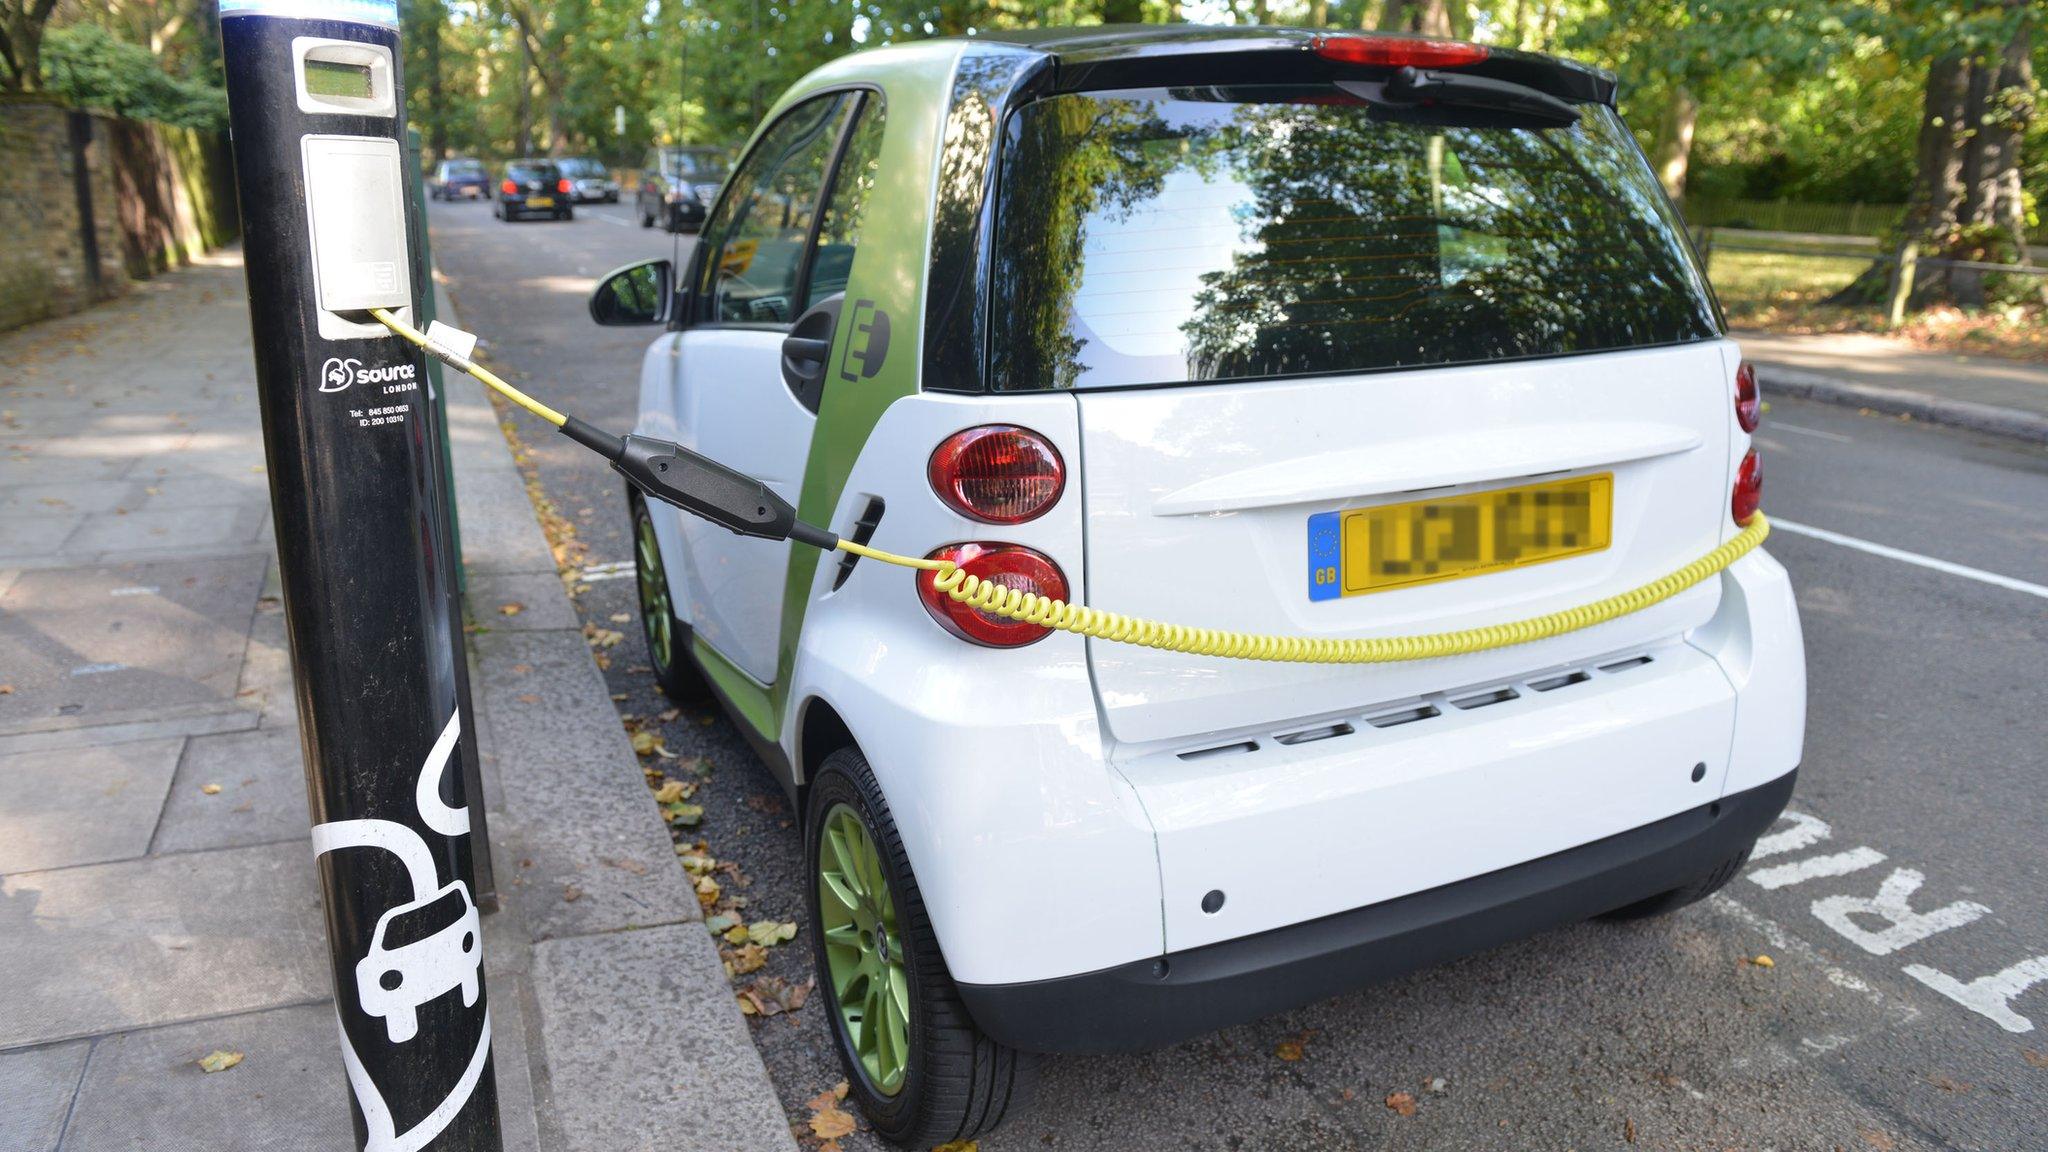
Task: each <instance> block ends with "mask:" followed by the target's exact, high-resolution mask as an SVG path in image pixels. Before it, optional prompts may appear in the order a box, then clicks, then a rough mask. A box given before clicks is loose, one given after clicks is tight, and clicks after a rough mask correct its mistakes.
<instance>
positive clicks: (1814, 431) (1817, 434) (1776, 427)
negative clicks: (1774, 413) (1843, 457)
mask: <svg viewBox="0 0 2048 1152" xmlns="http://www.w3.org/2000/svg"><path fill="white" fill-rule="evenodd" d="M1771 429H1772V430H1773V431H1776V432H1797V433H1798V434H1799V435H1801V436H1812V437H1814V438H1816V439H1820V440H1833V441H1834V442H1835V443H1837V444H1854V443H1855V442H1856V438H1855V437H1854V436H1844V435H1842V434H1841V433H1840V432H1823V431H1821V430H1820V429H1818V428H1801V427H1800V426H1799V425H1797V424H1787V423H1785V422H1784V421H1783V420H1773V421H1771Z"/></svg>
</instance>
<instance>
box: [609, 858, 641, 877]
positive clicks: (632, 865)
mask: <svg viewBox="0 0 2048 1152" xmlns="http://www.w3.org/2000/svg"><path fill="white" fill-rule="evenodd" d="M605 863H607V864H609V865H611V866H612V867H614V868H617V869H618V870H619V871H621V872H627V873H630V874H632V875H634V876H645V875H647V865H645V864H642V863H641V862H639V861H638V860H613V859H611V858H609V857H606V858H605Z"/></svg>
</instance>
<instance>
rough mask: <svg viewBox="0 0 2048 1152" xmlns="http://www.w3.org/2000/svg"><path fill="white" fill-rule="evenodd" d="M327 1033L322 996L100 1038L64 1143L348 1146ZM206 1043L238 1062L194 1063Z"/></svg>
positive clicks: (110, 1151)
mask: <svg viewBox="0 0 2048 1152" xmlns="http://www.w3.org/2000/svg"><path fill="white" fill-rule="evenodd" d="M335 1037H336V1031H335V1023H334V1006H333V1005H332V1004H311V1005H303V1006H298V1007H291V1008H276V1009H272V1010H270V1011H266V1012H249V1013H244V1014H242V1015H237V1016H229V1017H226V1018H223V1019H214V1020H205V1021H200V1022H197V1023H190V1024H179V1025H176V1026H174V1027H168V1028H155V1029H150V1030H147V1031H142V1032H130V1033H126V1034H124V1035H120V1036H109V1037H107V1038H105V1039H103V1040H101V1041H100V1042H99V1043H98V1044H96V1045H95V1046H94V1047H93V1052H92V1061H91V1063H90V1065H89V1066H88V1067H87V1068H86V1070H85V1079H84V1082H83V1083H81V1084H80V1085H79V1089H78V1105H77V1107H76V1108H75V1109H74V1110H73V1113H72V1117H71V1125H70V1128H69V1130H68V1131H66V1133H65V1135H64V1146H63V1152H137V1150H138V1149H152V1150H153V1149H164V1150H167V1152H168V1150H171V1149H192V1150H194V1152H197V1150H199V1149H205V1150H206V1152H271V1150H273V1149H282V1148H293V1149H336V1150H340V1149H347V1148H353V1147H355V1133H354V1130H353V1127H352V1125H351V1123H350V1120H349V1106H348V1080H347V1078H346V1074H345V1073H344V1072H343V1070H342V1065H341V1057H340V1049H339V1045H338V1043H337V1041H336V1039H335ZM215 1051H225V1052H240V1053H241V1054H242V1062H241V1063H240V1064H237V1065H235V1066H234V1067H233V1068H229V1069H227V1070H225V1071H222V1072H206V1071H203V1070H201V1069H200V1067H199V1065H198V1064H197V1061H198V1059H199V1058H200V1057H202V1056H205V1055H207V1054H208V1053H210V1052H215Z"/></svg>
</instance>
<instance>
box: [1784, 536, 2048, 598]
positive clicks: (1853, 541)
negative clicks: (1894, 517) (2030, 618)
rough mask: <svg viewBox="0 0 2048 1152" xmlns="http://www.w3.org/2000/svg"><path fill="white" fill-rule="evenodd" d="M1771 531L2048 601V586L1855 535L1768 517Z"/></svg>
mask: <svg viewBox="0 0 2048 1152" xmlns="http://www.w3.org/2000/svg"><path fill="white" fill-rule="evenodd" d="M1771 530H1772V531H1774V532H1790V533H1791V534H1792V535H1794V536H1810V537H1812V538H1813V539H1815V540H1824V541H1826V542H1827V543H1829V544H1839V545H1841V546H1842V547H1844V548H1853V549H1855V550H1856V551H1858V552H1868V553H1869V554H1870V555H1872V556H1882V557H1884V558H1885V559H1887V560H1898V561H1901V562H1903V563H1906V564H1912V565H1916V566H1918V567H1921V568H1929V569H1932V570H1934V571H1936V572H1945V573H1947V574H1948V575H1950V576H1961V577H1963V578H1964V579H1966V580H1975V581H1977V582H1979V583H1982V584H1992V585H1996V586H1997V587H2000V588H2007V589H2010V590H2012V591H2014V592H2024V593H2026V594H2027V595H2029V596H2039V597H2040V598H2042V599H2043V600H2048V585H2043V584H2030V583H2028V582H2027V581H2025V580H2019V579H2015V578H2013V577H2011V576H2001V575H1999V574H1998V573H1996V572H1986V571H1985V570H1984V569H1982V568H1972V567H1970V566H1969V565H1967V564H1957V563H1955V562H1953V561H1949V560H1942V559H1939V558H1937V557H1933V556H1922V555H1921V554H1920V553H1918V552H1908V551H1906V550H1905V549H1903V548H1893V547H1892V546H1890V545H1889V544H1878V543H1875V542H1873V541H1870V540H1860V539H1858V538H1856V537H1854V536H1844V535H1842V534H1841V533H1840V532H1830V531H1828V530H1827V529H1825V528H1815V527H1813V526H1812V525H1810V524H1800V523H1797V522H1795V521H1791V520H1780V519H1778V518H1777V517H1776V516H1773V517H1771Z"/></svg>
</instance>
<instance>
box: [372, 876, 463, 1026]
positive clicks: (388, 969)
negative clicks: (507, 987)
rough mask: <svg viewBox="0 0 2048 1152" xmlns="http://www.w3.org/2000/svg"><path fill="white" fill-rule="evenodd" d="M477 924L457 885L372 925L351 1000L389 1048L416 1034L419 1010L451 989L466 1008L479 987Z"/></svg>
mask: <svg viewBox="0 0 2048 1152" xmlns="http://www.w3.org/2000/svg"><path fill="white" fill-rule="evenodd" d="M482 934H483V933H482V927H481V921H480V919H479V918H478V916H477V911H476V905H475V904H473V903H471V902H470V899H469V889H467V888H465V887H463V885H462V882H461V881H459V880H458V881H456V882H455V883H453V884H450V885H448V886H447V887H445V888H442V889H441V890H440V891H438V892H435V893H433V894H432V895H429V896H425V897H422V898H421V899H418V900H415V901H413V902H412V903H410V904H401V905H399V906H398V907H396V908H393V909H391V910H390V911H389V912H386V913H384V915H383V916H381V917H379V918H378V920H377V931H376V933H375V934H374V935H373V936H372V937H371V938H370V954H369V955H368V956H365V957H363V958H362V959H361V960H360V961H358V962H357V963H356V997H357V999H358V1000H360V1001H361V1002H362V1006H363V1011H365V1012H367V1013H369V1014H370V1015H372V1016H379V1017H382V1018H383V1020H384V1029H385V1031H386V1032H387V1033H388V1034H389V1035H390V1037H391V1042H392V1043H393V1044H403V1043H404V1042H406V1041H407V1040H410V1039H412V1038H413V1037H414V1036H416V1035H418V1034H419V1030H420V1021H419V1008H420V1005H422V1004H425V1003H427V1002H428V1001H430V1000H433V999H434V998H435V997H437V996H440V995H442V994H443V993H445V992H448V991H449V990H450V989H453V988H457V987H459V988H461V989H462V1003H463V1005H464V1006H465V1007H468V1006H471V1005H474V1004H475V1003H476V998H477V993H478V992H479V991H480V990H481V988H482V980H481V978H480V977H479V975H478V969H479V968H480V967H481V966H482V964H483V955H484V953H483V941H482Z"/></svg>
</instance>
